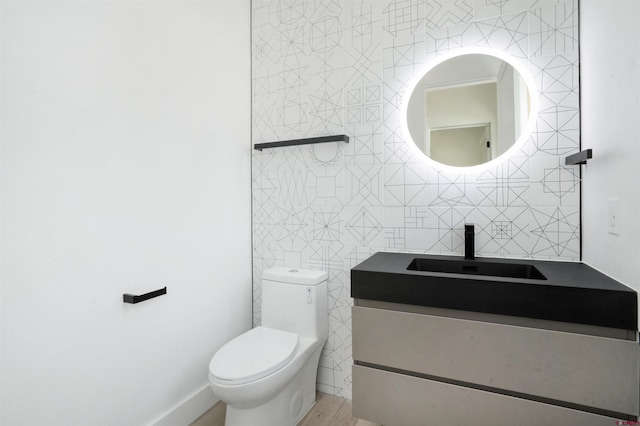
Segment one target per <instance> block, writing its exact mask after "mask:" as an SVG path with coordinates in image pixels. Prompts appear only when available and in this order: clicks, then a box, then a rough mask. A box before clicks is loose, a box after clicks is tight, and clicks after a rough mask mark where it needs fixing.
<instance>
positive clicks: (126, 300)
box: [122, 287, 167, 303]
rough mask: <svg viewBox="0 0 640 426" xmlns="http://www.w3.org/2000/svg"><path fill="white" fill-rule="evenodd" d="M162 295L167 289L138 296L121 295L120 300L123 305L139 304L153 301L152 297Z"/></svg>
mask: <svg viewBox="0 0 640 426" xmlns="http://www.w3.org/2000/svg"><path fill="white" fill-rule="evenodd" d="M163 294H167V288H166V287H165V288H161V289H160V290H156V291H152V292H151V293H146V294H141V295H139V296H136V295H133V294H129V293H125V294H123V295H122V300H123V301H124V303H139V302H144V301H145V300H149V299H153V298H154V297H158V296H162V295H163Z"/></svg>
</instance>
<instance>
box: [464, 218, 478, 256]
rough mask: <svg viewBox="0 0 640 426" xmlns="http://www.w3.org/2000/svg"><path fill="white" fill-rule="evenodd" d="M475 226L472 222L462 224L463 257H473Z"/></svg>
mask: <svg viewBox="0 0 640 426" xmlns="http://www.w3.org/2000/svg"><path fill="white" fill-rule="evenodd" d="M474 228H475V226H474V225H473V224H472V223H465V224H464V258H465V259H475V258H476V255H475V245H476V244H475V238H476V233H475V229H474Z"/></svg>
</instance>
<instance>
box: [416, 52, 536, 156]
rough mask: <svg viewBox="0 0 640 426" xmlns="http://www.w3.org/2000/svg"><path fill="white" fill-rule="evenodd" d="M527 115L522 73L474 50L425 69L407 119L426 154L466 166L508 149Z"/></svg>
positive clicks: (528, 108) (520, 134) (527, 97)
mask: <svg viewBox="0 0 640 426" xmlns="http://www.w3.org/2000/svg"><path fill="white" fill-rule="evenodd" d="M530 115H531V99H530V92H529V88H528V87H527V84H526V82H525V80H524V78H523V77H522V76H521V75H520V73H519V72H518V71H517V70H516V69H515V68H514V67H513V66H512V65H511V64H509V63H508V62H506V61H505V60H503V59H501V58H499V57H496V56H492V55H488V54H476V53H474V54H463V55H459V56H454V57H452V58H450V59H447V60H445V61H443V62H442V63H440V64H438V65H437V66H435V67H433V68H431V69H430V70H429V71H428V72H426V73H425V75H424V76H423V77H422V78H421V79H420V80H419V81H418V82H417V84H416V85H415V88H414V89H413V91H412V92H411V95H410V97H409V101H408V106H407V116H406V119H407V128H408V130H409V134H410V137H411V139H412V140H413V142H414V143H415V144H416V146H418V148H419V149H420V150H421V151H422V152H424V153H425V154H426V155H427V156H428V157H430V158H431V159H432V160H434V161H436V162H438V163H441V164H445V165H449V166H454V167H468V166H476V165H480V164H484V163H486V162H489V161H491V160H494V159H496V158H498V157H500V156H501V155H503V154H504V153H505V152H507V151H508V150H509V149H510V148H511V147H512V146H513V145H514V144H515V143H516V141H518V140H519V139H520V138H521V137H523V136H524V135H523V133H524V131H525V128H526V127H527V122H528V120H529V119H530ZM471 128H474V129H476V130H477V129H480V128H482V129H483V131H482V132H479V131H476V132H470V130H469V129H471ZM472 135H474V136H472Z"/></svg>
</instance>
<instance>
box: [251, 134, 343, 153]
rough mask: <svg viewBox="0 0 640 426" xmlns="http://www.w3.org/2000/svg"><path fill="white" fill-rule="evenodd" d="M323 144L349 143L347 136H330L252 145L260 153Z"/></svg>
mask: <svg viewBox="0 0 640 426" xmlns="http://www.w3.org/2000/svg"><path fill="white" fill-rule="evenodd" d="M325 142H346V143H349V136H347V135H332V136H319V137H317V138H304V139H291V140H288V141H280V142H265V143H257V144H255V145H253V149H257V150H258V151H262V150H263V149H265V148H279V147H282V146H294V145H308V144H311V143H325Z"/></svg>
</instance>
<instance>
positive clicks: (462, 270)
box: [407, 258, 547, 280]
mask: <svg viewBox="0 0 640 426" xmlns="http://www.w3.org/2000/svg"><path fill="white" fill-rule="evenodd" d="M407 269H408V270H410V271H422V272H440V273H445V274H469V275H484V276H490V277H507V278H523V279H527V280H546V279H547V278H546V277H545V276H544V275H542V273H540V271H538V269H537V268H536V267H535V266H533V265H525V264H518V263H499V262H482V261H477V260H445V259H437V260H435V259H422V258H415V259H413V260H412V261H411V263H410V264H409V266H408V267H407Z"/></svg>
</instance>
